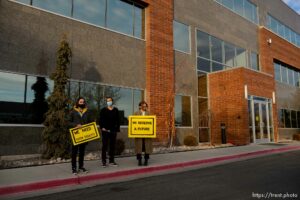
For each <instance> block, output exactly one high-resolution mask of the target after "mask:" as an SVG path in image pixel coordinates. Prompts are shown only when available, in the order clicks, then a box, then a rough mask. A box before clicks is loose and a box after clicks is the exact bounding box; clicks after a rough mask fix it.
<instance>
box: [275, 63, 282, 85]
mask: <svg viewBox="0 0 300 200" xmlns="http://www.w3.org/2000/svg"><path fill="white" fill-rule="evenodd" d="M274 71H275V80H276V81H281V71H280V65H279V64H278V63H274Z"/></svg>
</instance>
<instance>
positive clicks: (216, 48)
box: [211, 36, 223, 63]
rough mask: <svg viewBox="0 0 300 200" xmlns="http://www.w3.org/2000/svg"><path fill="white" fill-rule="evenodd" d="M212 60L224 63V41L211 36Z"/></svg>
mask: <svg viewBox="0 0 300 200" xmlns="http://www.w3.org/2000/svg"><path fill="white" fill-rule="evenodd" d="M211 54H212V55H211V59H212V60H214V61H217V62H220V63H222V61H223V60H222V41H221V40H219V39H218V38H215V37H212V36H211Z"/></svg>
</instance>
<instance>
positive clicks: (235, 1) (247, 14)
mask: <svg viewBox="0 0 300 200" xmlns="http://www.w3.org/2000/svg"><path fill="white" fill-rule="evenodd" d="M216 1H217V2H219V3H220V4H222V5H223V6H225V7H226V8H228V9H230V10H232V11H233V12H235V13H237V14H239V15H241V16H242V17H244V18H246V19H248V20H249V21H251V22H253V23H256V24H258V18H257V7H256V5H254V4H253V3H251V2H249V1H248V0H216Z"/></svg>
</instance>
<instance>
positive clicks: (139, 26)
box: [133, 6, 145, 38]
mask: <svg viewBox="0 0 300 200" xmlns="http://www.w3.org/2000/svg"><path fill="white" fill-rule="evenodd" d="M144 16H145V15H144V9H143V8H140V7H138V6H134V27H133V35H134V36H135V37H138V38H143V35H144V27H143V24H144Z"/></svg>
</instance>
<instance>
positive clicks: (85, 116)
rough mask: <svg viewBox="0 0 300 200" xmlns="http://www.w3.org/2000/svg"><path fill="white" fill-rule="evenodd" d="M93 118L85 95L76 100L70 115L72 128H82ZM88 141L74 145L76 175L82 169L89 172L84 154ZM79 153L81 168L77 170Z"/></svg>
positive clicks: (74, 169)
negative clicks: (85, 165) (85, 164)
mask: <svg viewBox="0 0 300 200" xmlns="http://www.w3.org/2000/svg"><path fill="white" fill-rule="evenodd" d="M92 121H93V120H92V119H91V115H90V113H89V111H88V109H87V106H86V102H85V99H84V98H83V97H79V98H78V99H77V101H76V104H75V106H74V107H73V110H72V111H71V112H70V115H69V126H70V128H80V127H81V126H82V125H84V124H88V123H91V122H92ZM86 145H87V142H86V143H82V144H78V145H72V159H71V164H72V173H73V174H74V175H76V174H77V173H78V171H82V172H84V173H87V172H88V171H87V170H86V169H85V168H84V154H85V147H86ZM78 153H79V160H78V164H79V168H78V171H77V168H76V158H77V154H78Z"/></svg>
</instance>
